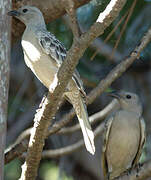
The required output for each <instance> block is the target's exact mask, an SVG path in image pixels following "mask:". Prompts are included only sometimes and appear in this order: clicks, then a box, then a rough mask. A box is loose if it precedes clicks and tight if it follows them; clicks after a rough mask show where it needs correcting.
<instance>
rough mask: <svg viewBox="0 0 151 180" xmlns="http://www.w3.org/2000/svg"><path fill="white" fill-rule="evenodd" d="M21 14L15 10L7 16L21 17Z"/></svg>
mask: <svg viewBox="0 0 151 180" xmlns="http://www.w3.org/2000/svg"><path fill="white" fill-rule="evenodd" d="M20 14H21V13H20V12H18V11H16V10H13V11H9V12H8V13H7V15H9V16H15V17H18V16H20Z"/></svg>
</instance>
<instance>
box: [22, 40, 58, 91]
mask: <svg viewBox="0 0 151 180" xmlns="http://www.w3.org/2000/svg"><path fill="white" fill-rule="evenodd" d="M31 40H32V41H31ZM31 40H28V39H27V40H25V39H23V40H22V42H21V43H22V47H23V52H24V60H25V63H26V65H27V66H28V67H29V68H30V69H31V70H32V72H33V73H34V74H35V75H36V77H37V78H38V79H39V80H40V81H41V82H42V83H43V84H44V85H45V86H46V87H47V88H49V86H50V85H51V83H52V82H53V80H54V77H55V74H56V73H57V71H58V68H57V66H56V65H55V63H54V61H53V60H52V59H51V57H50V56H49V55H47V54H45V53H44V52H43V51H42V49H41V47H40V46H39V44H38V42H37V41H36V40H35V39H31Z"/></svg>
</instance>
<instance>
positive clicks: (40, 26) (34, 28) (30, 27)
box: [26, 23, 46, 31]
mask: <svg viewBox="0 0 151 180" xmlns="http://www.w3.org/2000/svg"><path fill="white" fill-rule="evenodd" d="M37 29H39V30H46V25H45V24H44V23H35V24H32V23H30V24H28V25H27V26H26V31H37Z"/></svg>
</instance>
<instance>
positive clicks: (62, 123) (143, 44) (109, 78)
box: [5, 28, 151, 163]
mask: <svg viewBox="0 0 151 180" xmlns="http://www.w3.org/2000/svg"><path fill="white" fill-rule="evenodd" d="M150 40H151V28H150V29H149V30H148V32H147V33H146V34H145V36H144V37H143V38H142V41H141V43H140V44H139V46H138V47H136V48H135V50H134V51H133V52H132V53H131V56H130V57H128V58H127V59H126V60H124V61H122V62H121V63H120V64H119V65H117V66H116V67H115V68H114V69H113V70H112V71H111V72H110V73H109V74H108V76H107V77H106V78H105V79H103V80H102V81H100V83H99V85H98V87H97V88H95V89H94V90H93V93H92V92H91V93H90V95H89V96H88V98H87V99H88V101H87V102H88V103H91V102H92V101H94V100H95V98H96V97H97V96H99V95H100V94H101V93H102V92H103V91H104V90H105V89H106V88H107V87H108V86H109V85H111V83H112V82H113V81H115V80H116V79H117V78H119V77H120V75H121V74H122V73H123V72H124V71H125V70H126V69H127V68H128V67H129V66H130V65H131V64H132V62H133V61H134V60H135V59H136V58H137V57H139V54H140V53H141V51H142V50H143V49H144V48H145V47H146V46H147V44H148V43H149V42H150ZM101 85H102V86H101ZM93 94H95V96H93ZM89 100H90V102H89ZM115 104H116V102H115ZM113 107H114V102H113V104H112V103H110V104H109V105H108V106H107V107H106V108H105V109H104V110H102V111H100V112H99V113H96V114H94V115H93V116H92V117H90V119H92V118H94V117H95V118H97V117H98V115H99V118H100V119H101V118H104V116H106V114H108V113H109V112H110V111H111V110H112V108H113ZM71 116H74V111H73V110H71V112H70V113H69V114H68V115H66V116H65V117H64V118H63V119H62V120H61V121H59V122H58V123H55V124H54V125H53V126H52V128H51V129H50V130H49V132H47V133H48V134H49V135H51V134H54V133H56V132H57V131H59V130H60V129H61V128H62V127H64V126H65V125H66V124H67V123H68V122H69V120H70V118H71ZM95 118H94V120H95ZM71 129H72V128H71ZM77 129H79V126H78V125H76V126H75V127H73V131H75V130H77ZM24 134H25V135H24ZM29 134H30V129H28V130H26V131H25V132H24V133H23V135H21V137H19V139H18V140H17V142H16V145H15V147H14V146H13V149H11V150H8V151H6V153H5V162H6V163H7V162H10V160H11V159H10V158H9V155H8V154H10V156H11V154H12V153H11V152H13V151H15V149H16V152H17V151H18V150H17V149H19V148H18V147H19V146H24V147H23V148H22V149H23V151H21V150H19V151H18V153H16V152H15V155H14V156H13V157H11V158H12V159H14V158H16V157H17V155H18V156H19V155H21V154H22V153H23V152H25V151H26V149H27V146H25V143H24V141H26V140H23V141H22V139H23V138H25V137H28V136H29ZM22 136H23V137H22ZM21 141H22V142H21ZM18 142H21V143H20V144H17V143H18ZM21 144H23V145H21Z"/></svg>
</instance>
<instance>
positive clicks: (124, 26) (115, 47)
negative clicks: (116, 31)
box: [111, 0, 137, 59]
mask: <svg viewBox="0 0 151 180" xmlns="http://www.w3.org/2000/svg"><path fill="white" fill-rule="evenodd" d="M136 2H137V0H134V1H133V4H132V6H131V8H130V10H129V11H128V12H129V14H128V16H127V18H126V21H125V23H124V25H123V27H122V30H121V32H120V35H119V37H118V39H117V41H116V43H115V46H114V48H113V51H112V54H111V59H112V56H113V54H114V53H115V50H116V49H117V47H118V44H119V42H120V39H121V37H122V35H123V33H124V31H125V28H126V26H127V24H128V21H129V19H130V17H131V15H132V13H133V11H134V7H135V5H136Z"/></svg>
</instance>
